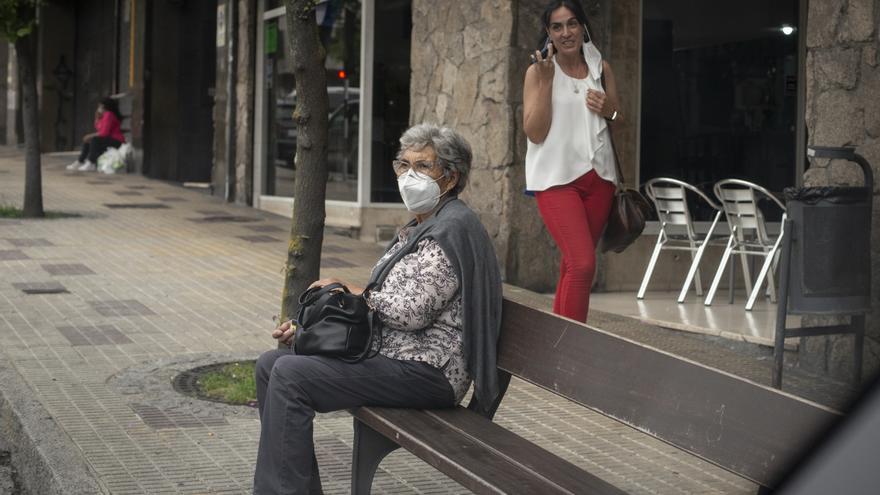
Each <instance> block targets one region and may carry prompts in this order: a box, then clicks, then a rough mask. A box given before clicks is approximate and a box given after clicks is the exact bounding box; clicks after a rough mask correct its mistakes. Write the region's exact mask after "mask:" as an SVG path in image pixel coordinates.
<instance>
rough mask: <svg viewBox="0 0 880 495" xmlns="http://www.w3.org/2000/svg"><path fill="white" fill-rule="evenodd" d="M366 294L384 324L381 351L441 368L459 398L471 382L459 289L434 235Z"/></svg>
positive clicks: (403, 236)
mask: <svg viewBox="0 0 880 495" xmlns="http://www.w3.org/2000/svg"><path fill="white" fill-rule="evenodd" d="M408 234H409V229H403V230H401V232H400V234H399V236H398V242H397V243H396V244H395V245H394V246H393V247H392V248H391V249H390V250H388V252H387V253H385V255H384V256H382V258H380V259H379V262H378V263H377V264H376V266H379V265H381V264H382V263H383V262H384V261H385V260H386V259H388V258H389V257H391V256H394V254H395V253H397V252H398V251H399V250H400V249H401V248H403V245H404V244H405V243H406V239H407V236H408ZM374 269H375V268H374ZM368 299H369V303H370V306H371V307H372V308H373V309H374V310H375V311H376V313H377V314H378V316H379V319H380V320H381V321H382V323H383V324H384V325H383V333H382V337H383V341H382V349H381V350H380V351H379V352H380V353H381V354H382V355H384V356H386V357H389V358H391V359H399V360H405V361H423V362H426V363H428V364H430V365H431V366H434V367H435V368H438V369H440V370H441V371H443V374H444V375H445V376H446V379H447V380H449V384H450V385H451V386H452V390H453V391H454V392H455V402H456V403H458V402H461V399H462V398H463V397H464V394H465V392H467V389H468V387H469V386H470V376H468V373H467V370H466V363H465V360H464V351H463V347H462V338H461V337H462V336H461V327H462V314H461V294H460V293H459V291H458V278H457V277H456V275H455V271H454V269H453V268H452V264H451V263H450V261H449V258H447V257H446V254H445V253H444V252H443V250H442V249H441V248H440V245H439V244H437V242H436V241H435V240H433V239H424V240H422V241H421V242H419V243H418V245H417V246H416V251H415V252H413V253H410V254H408V255H406V256H404V257H403V258H401V259H400V260H399V261H398V262H397V263H396V264H395V265H394V266H393V267H392V268H391V270H390V271H389V272H388V276H387V277H386V278H385V281H384V282H383V283H382V286H381V287H378V288H377V289H374V290H373V291H372V292H370V294H369V295H368Z"/></svg>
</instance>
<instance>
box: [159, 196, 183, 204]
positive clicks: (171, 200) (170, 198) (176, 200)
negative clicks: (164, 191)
mask: <svg viewBox="0 0 880 495" xmlns="http://www.w3.org/2000/svg"><path fill="white" fill-rule="evenodd" d="M156 200H157V201H162V202H164V203H182V202H184V201H186V199H185V198H181V197H180V196H156Z"/></svg>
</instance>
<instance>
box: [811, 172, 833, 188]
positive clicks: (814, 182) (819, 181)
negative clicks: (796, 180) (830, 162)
mask: <svg viewBox="0 0 880 495" xmlns="http://www.w3.org/2000/svg"><path fill="white" fill-rule="evenodd" d="M830 183H831V178H830V174H829V170H828V167H810V168H809V169H808V170H807V171H806V172H804V186H806V187H816V186H827V185H828V184H830Z"/></svg>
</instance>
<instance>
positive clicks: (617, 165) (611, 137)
mask: <svg viewBox="0 0 880 495" xmlns="http://www.w3.org/2000/svg"><path fill="white" fill-rule="evenodd" d="M599 80H600V81H601V83H602V90H603V91H605V92H606V93H607V90H606V88H605V71H604V70H603V71H602V75H601V76H599ZM606 127H608V141H609V142H610V143H611V150H612V151H613V152H614V165H615V168H616V169H617V184H615V186H616V187H617V190H618V191H623V190H624V189H626V188H625V187H624V184H625V183H626V179H625V178H624V177H623V170H621V169H620V154H619V153H618V152H617V146H614V134H613V133H612V132H611V123H610V122H609V123H607V124H606Z"/></svg>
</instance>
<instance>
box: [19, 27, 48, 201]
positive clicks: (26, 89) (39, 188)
mask: <svg viewBox="0 0 880 495" xmlns="http://www.w3.org/2000/svg"><path fill="white" fill-rule="evenodd" d="M33 42H34V34H33V33H32V34H30V35H28V36H25V37H23V38H18V39H17V40H16V41H15V55H16V57H17V59H18V77H19V78H20V80H21V100H22V121H23V124H24V147H25V172H24V207H23V208H22V215H23V216H25V217H30V218H33V217H42V216H45V213H44V212H43V179H42V176H41V170H40V127H39V120H38V119H39V117H38V115H37V113H38V111H39V107H38V105H37V78H36V74H35V73H34V63H35V60H34V50H33Z"/></svg>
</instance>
